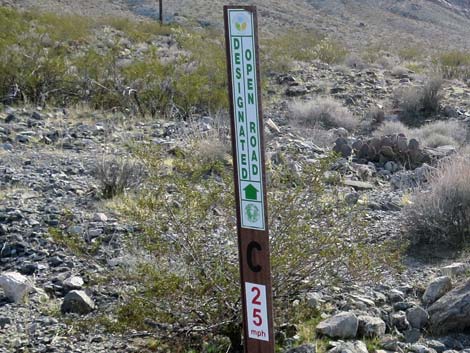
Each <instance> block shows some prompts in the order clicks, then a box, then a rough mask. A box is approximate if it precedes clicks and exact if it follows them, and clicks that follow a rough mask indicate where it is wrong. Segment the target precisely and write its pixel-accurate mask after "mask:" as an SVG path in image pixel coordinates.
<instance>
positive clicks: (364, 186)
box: [344, 179, 374, 190]
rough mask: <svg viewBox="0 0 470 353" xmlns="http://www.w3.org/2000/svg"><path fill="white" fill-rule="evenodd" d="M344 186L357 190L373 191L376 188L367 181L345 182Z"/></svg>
mask: <svg viewBox="0 0 470 353" xmlns="http://www.w3.org/2000/svg"><path fill="white" fill-rule="evenodd" d="M344 185H346V186H351V187H353V188H354V189H356V190H371V189H373V188H374V186H373V185H372V184H371V183H367V182H365V181H358V180H349V179H346V180H344Z"/></svg>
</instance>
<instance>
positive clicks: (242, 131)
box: [224, 6, 274, 353]
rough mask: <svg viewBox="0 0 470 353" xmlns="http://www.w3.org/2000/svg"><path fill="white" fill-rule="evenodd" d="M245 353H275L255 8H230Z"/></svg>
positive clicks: (231, 92) (227, 16) (227, 14)
mask: <svg viewBox="0 0 470 353" xmlns="http://www.w3.org/2000/svg"><path fill="white" fill-rule="evenodd" d="M224 19H225V41H226V48H227V69H228V78H229V95H230V115H231V132H232V151H233V165H234V181H235V194H236V209H237V228H238V247H239V258H240V275H241V288H242V302H243V323H244V338H245V340H244V342H245V352H247V353H273V352H274V334H273V315H272V293H271V292H272V289H271V269H270V260H269V233H268V225H267V223H268V222H267V198H266V179H265V167H264V166H265V157H264V136H263V114H262V107H261V84H260V75H259V59H258V58H259V56H258V52H259V50H258V22H257V14H256V7H255V6H225V7H224Z"/></svg>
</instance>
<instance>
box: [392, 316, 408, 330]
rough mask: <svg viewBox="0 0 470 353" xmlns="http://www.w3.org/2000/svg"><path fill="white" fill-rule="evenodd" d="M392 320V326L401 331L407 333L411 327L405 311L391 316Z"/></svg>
mask: <svg viewBox="0 0 470 353" xmlns="http://www.w3.org/2000/svg"><path fill="white" fill-rule="evenodd" d="M390 320H391V322H392V326H395V327H396V328H397V329H398V330H399V331H406V330H407V329H408V327H409V326H410V324H409V323H408V320H407V319H406V314H405V313H404V312H403V311H399V312H397V313H393V314H392V315H391V316H390Z"/></svg>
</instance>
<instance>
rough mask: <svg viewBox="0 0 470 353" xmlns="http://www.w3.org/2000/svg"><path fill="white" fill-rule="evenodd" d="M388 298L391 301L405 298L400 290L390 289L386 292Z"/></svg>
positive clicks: (396, 301) (400, 300)
mask: <svg viewBox="0 0 470 353" xmlns="http://www.w3.org/2000/svg"><path fill="white" fill-rule="evenodd" d="M388 299H389V300H390V302H391V303H398V302H402V301H403V300H404V299H405V294H404V293H403V292H402V291H401V290H398V289H392V290H391V291H390V292H389V293H388Z"/></svg>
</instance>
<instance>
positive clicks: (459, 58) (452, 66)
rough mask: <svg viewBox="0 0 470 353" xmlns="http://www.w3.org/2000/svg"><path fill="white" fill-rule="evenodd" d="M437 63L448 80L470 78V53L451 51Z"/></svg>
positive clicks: (443, 55) (444, 54)
mask: <svg viewBox="0 0 470 353" xmlns="http://www.w3.org/2000/svg"><path fill="white" fill-rule="evenodd" d="M437 63H438V65H439V67H440V69H441V71H442V73H443V75H444V77H446V78H459V77H469V76H470V52H464V51H459V50H454V51H449V52H447V53H443V54H441V55H440V57H439V58H438V60H437Z"/></svg>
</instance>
